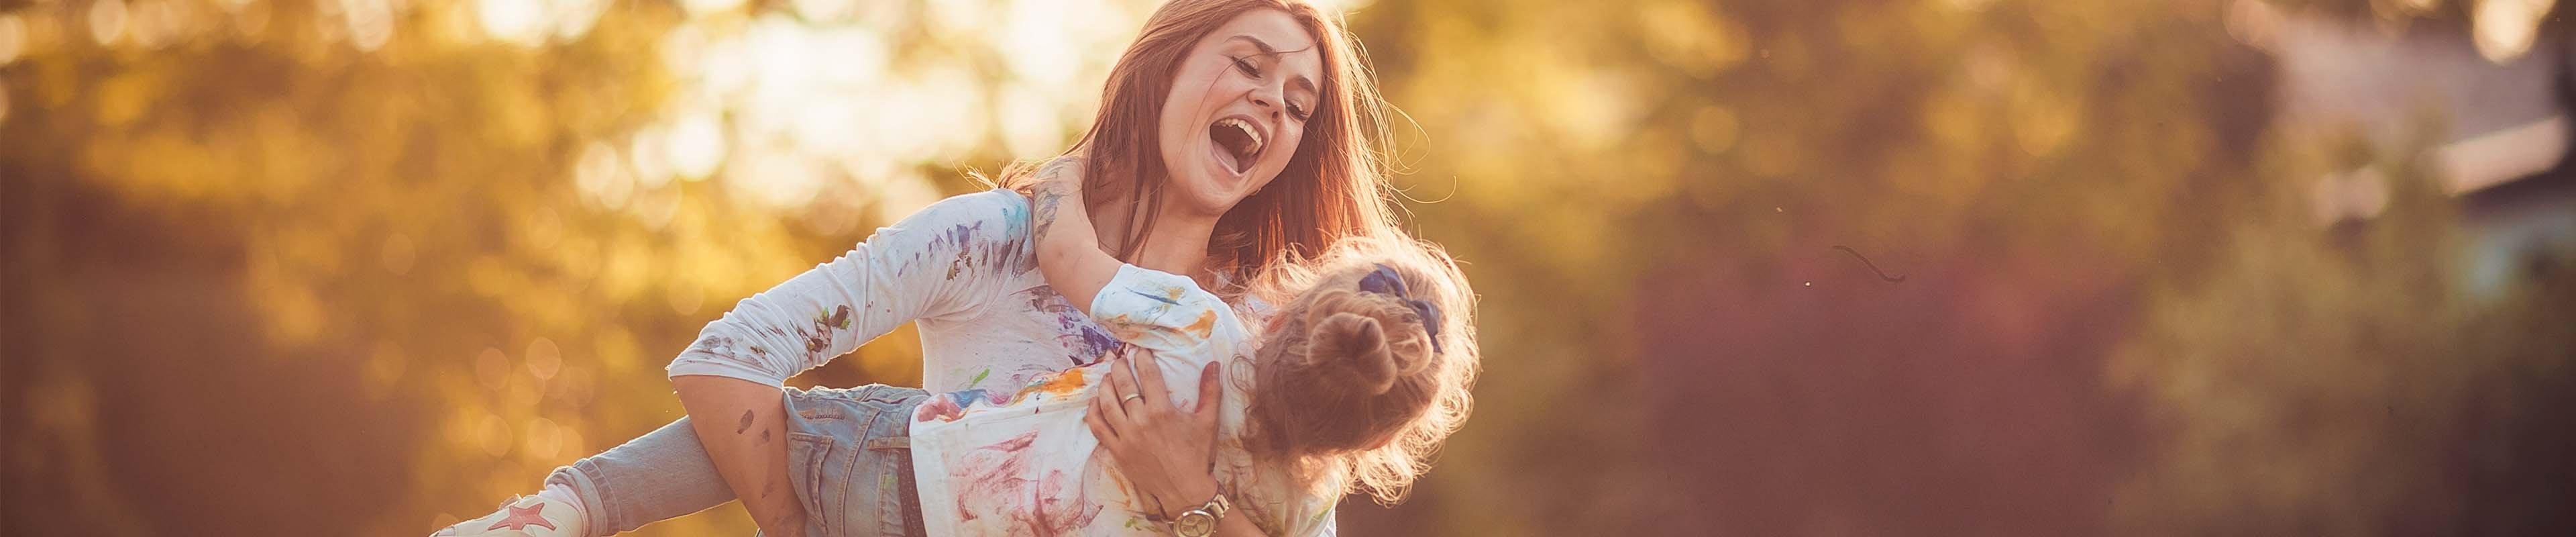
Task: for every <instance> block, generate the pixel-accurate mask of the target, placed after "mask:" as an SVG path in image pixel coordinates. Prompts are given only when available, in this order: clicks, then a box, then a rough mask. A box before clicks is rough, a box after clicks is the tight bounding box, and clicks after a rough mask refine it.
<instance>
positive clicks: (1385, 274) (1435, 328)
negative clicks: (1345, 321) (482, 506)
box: [1360, 263, 1443, 354]
mask: <svg viewBox="0 0 2576 537" xmlns="http://www.w3.org/2000/svg"><path fill="white" fill-rule="evenodd" d="M1360 290H1361V291H1366V292H1371V293H1377V294H1381V295H1388V296H1393V297H1396V298H1399V299H1403V300H1404V304H1405V305H1407V306H1412V307H1413V313H1415V314H1417V315H1421V316H1422V328H1423V330H1424V331H1425V332H1429V333H1430V335H1431V352H1432V353H1434V354H1438V353H1440V352H1443V351H1441V349H1440V306H1439V305H1436V304H1432V303H1431V302H1430V301H1427V300H1421V299H1417V298H1413V296H1412V292H1411V290H1409V289H1406V288H1405V286H1404V278H1402V277H1399V276H1397V275H1396V273H1395V268H1393V267H1388V266H1386V264H1384V263H1380V264H1378V266H1377V270H1371V271H1369V273H1368V275H1367V276H1361V277H1360Z"/></svg>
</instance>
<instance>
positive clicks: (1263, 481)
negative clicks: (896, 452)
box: [912, 265, 1339, 537]
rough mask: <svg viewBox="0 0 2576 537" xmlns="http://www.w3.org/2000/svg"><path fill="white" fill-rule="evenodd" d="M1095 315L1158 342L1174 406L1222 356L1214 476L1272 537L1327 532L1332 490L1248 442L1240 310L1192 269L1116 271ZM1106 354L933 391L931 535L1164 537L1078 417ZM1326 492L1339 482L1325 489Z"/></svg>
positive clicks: (1189, 397) (924, 414)
mask: <svg viewBox="0 0 2576 537" xmlns="http://www.w3.org/2000/svg"><path fill="white" fill-rule="evenodd" d="M1091 313H1092V315H1093V316H1094V318H1097V319H1099V320H1100V323H1101V325H1102V326H1105V327H1107V328H1108V329H1109V332H1110V333H1111V334H1112V335H1115V336H1116V337H1117V338H1118V339H1119V340H1121V341H1125V342H1128V343H1132V344H1134V345H1135V346H1136V347H1137V348H1141V349H1145V350H1149V351H1153V352H1152V357H1153V359H1154V360H1155V363H1156V364H1158V365H1160V366H1161V369H1162V372H1163V380H1164V384H1165V386H1166V387H1167V388H1169V389H1170V396H1171V398H1172V400H1173V403H1174V404H1175V405H1178V406H1180V407H1182V408H1191V407H1194V406H1195V405H1197V404H1198V403H1197V401H1196V400H1197V398H1198V382H1199V375H1200V372H1201V371H1203V370H1204V369H1203V368H1205V367H1206V366H1207V364H1208V363H1210V362H1215V361H1218V360H1225V361H1226V367H1225V370H1224V373H1223V374H1224V375H1226V378H1225V379H1224V382H1220V383H1219V386H1220V387H1221V389H1222V390H1223V392H1224V395H1223V397H1222V398H1221V399H1222V404H1221V405H1220V406H1219V407H1218V408H1217V437H1218V441H1217V450H1216V456H1215V462H1216V467H1217V473H1216V477H1217V482H1218V484H1219V487H1220V488H1221V489H1222V490H1225V491H1226V492H1227V494H1228V496H1227V497H1228V498H1229V499H1230V500H1231V501H1232V503H1233V504H1234V505H1235V508H1236V510H1235V511H1234V512H1233V513H1232V514H1230V515H1229V516H1241V517H1246V518H1247V519H1250V520H1251V521H1252V522H1253V524H1254V525H1256V526H1259V527H1261V528H1262V529H1263V530H1264V531H1265V532H1266V533H1269V534H1272V535H1296V536H1307V535H1331V534H1333V533H1334V527H1333V525H1332V523H1331V518H1332V516H1331V515H1332V508H1333V506H1334V502H1335V501H1336V500H1338V499H1339V498H1338V497H1336V496H1337V495H1335V494H1315V493H1312V492H1310V490H1311V489H1310V488H1309V487H1303V486H1299V485H1297V484H1296V483H1295V482H1294V481H1293V480H1291V479H1290V478H1289V477H1288V474H1287V472H1286V470H1285V467H1284V466H1281V465H1279V464H1276V463H1262V462H1257V461H1254V460H1253V458H1252V457H1251V455H1250V454H1249V453H1248V452H1246V451H1245V450H1244V448H1243V442H1242V437H1243V432H1244V426H1245V423H1246V422H1245V418H1246V411H1247V410H1248V409H1249V406H1250V404H1251V403H1250V401H1251V397H1252V395H1253V394H1252V390H1253V388H1254V387H1255V386H1256V384H1255V383H1254V379H1255V375H1256V374H1257V371H1256V368H1254V367H1252V364H1253V360H1252V356H1251V347H1252V344H1253V342H1254V339H1253V336H1252V334H1251V333H1250V332H1248V331H1247V330H1246V328H1245V325H1244V322H1243V319H1242V317H1241V316H1240V315H1238V314H1237V312H1235V311H1234V310H1233V309H1232V308H1231V307H1229V306H1227V305H1226V304H1225V302H1224V301H1222V300H1220V299H1218V298H1217V296H1216V295H1214V294H1211V293H1208V292H1207V291H1206V290H1203V289H1200V288H1199V287H1198V284H1197V283H1196V282H1193V281H1191V280H1190V279H1189V278H1187V277H1183V276H1180V275H1176V274H1171V273H1167V272H1159V271H1154V270H1148V269H1143V268H1138V267H1136V266H1134V265H1124V266H1121V267H1119V269H1118V273H1117V275H1116V276H1114V277H1112V278H1111V279H1110V280H1109V283H1108V285H1107V286H1105V287H1103V288H1102V289H1101V290H1100V292H1099V293H1098V294H1097V295H1096V296H1095V297H1094V298H1093V299H1092V307H1091ZM1121 363H1123V362H1104V363H1097V364H1092V365H1088V366H1083V367H1079V368H1075V369H1071V370H1067V371H1064V372H1062V373H1059V374H1056V375H1051V376H1046V377H1041V378H1039V379H1037V380H1036V381H1035V382H1032V383H1030V384H1029V385H1027V386H1024V387H1022V388H1020V389H1018V390H1013V391H994V390H968V391H962V392H950V393H942V394H938V395H934V396H932V397H931V399H930V400H929V401H928V402H925V403H922V405H921V406H920V407H919V409H918V410H917V411H916V412H915V413H914V416H913V422H912V449H913V474H914V477H915V479H914V482H915V483H918V484H919V487H920V492H921V511H922V520H923V522H924V523H925V524H926V527H927V529H928V530H929V532H930V535H931V536H933V537H942V536H950V535H1164V534H1167V533H1168V532H1169V530H1168V529H1166V528H1165V527H1164V525H1163V524H1160V523H1156V522H1152V521H1150V520H1148V518H1147V514H1146V513H1147V512H1149V511H1150V510H1151V507H1148V506H1144V505H1141V504H1140V503H1139V502H1137V501H1136V499H1135V498H1134V497H1133V496H1132V495H1130V494H1129V489H1128V487H1127V485H1126V479H1125V478H1123V477H1121V476H1119V475H1118V473H1117V471H1116V470H1115V469H1114V466H1113V465H1112V464H1111V462H1110V459H1109V455H1108V452H1107V451H1104V450H1101V449H1099V447H1100V441H1099V439H1098V438H1097V437H1095V436H1093V435H1092V433H1091V429H1090V427H1089V426H1088V425H1085V424H1084V422H1083V415H1084V413H1086V412H1089V411H1090V407H1089V406H1088V405H1087V404H1086V403H1088V402H1089V401H1090V400H1091V399H1092V398H1094V397H1116V395H1115V394H1112V393H1110V392H1108V391H1107V390H1104V389H1102V387H1103V386H1104V384H1103V383H1102V380H1103V379H1105V378H1107V375H1108V374H1109V372H1110V370H1111V368H1113V367H1117V366H1118V365H1119V364H1121ZM1326 490H1334V489H1332V488H1327V489H1326Z"/></svg>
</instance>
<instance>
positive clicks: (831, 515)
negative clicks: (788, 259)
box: [441, 0, 1411, 535]
mask: <svg viewBox="0 0 2576 537" xmlns="http://www.w3.org/2000/svg"><path fill="white" fill-rule="evenodd" d="M1364 64H1365V60H1364V58H1363V57H1362V54H1361V51H1360V49H1359V47H1358V45H1357V44H1356V42H1354V41H1353V40H1351V38H1350V37H1349V36H1348V35H1347V34H1345V33H1344V31H1343V29H1342V27H1341V23H1340V21H1339V20H1338V17H1336V16H1334V15H1331V14H1327V13H1325V12H1323V11H1322V10H1319V9H1317V8H1315V7H1313V6H1310V5H1307V4H1304V3H1300V2H1296V1H1294V0H1177V1H1174V2H1171V3H1169V4H1167V5H1164V6H1162V7H1161V8H1159V9H1157V10H1156V11H1155V12H1154V13H1153V15H1152V16H1151V17H1150V18H1148V20H1147V21H1146V23H1145V28H1144V30H1143V32H1142V34H1141V35H1140V36H1139V37H1138V38H1137V40H1136V41H1135V42H1134V43H1133V44H1131V45H1130V46H1129V47H1128V49H1127V50H1126V52H1125V53H1124V54H1123V55H1122V56H1120V58H1119V60H1118V63H1117V64H1116V66H1115V67H1113V68H1112V70H1111V72H1110V75H1109V79H1108V86H1107V88H1106V90H1105V92H1104V95H1103V101H1102V103H1101V107H1100V113H1099V116H1098V117H1097V118H1096V119H1095V120H1094V122H1093V123H1092V125H1091V128H1090V130H1089V131H1088V132H1086V133H1085V134H1084V135H1083V136H1082V138H1081V139H1080V140H1078V141H1077V142H1076V143H1075V144H1074V146H1073V147H1072V148H1070V149H1068V150H1067V151H1066V152H1065V154H1064V155H1063V156H1061V157H1058V158H1056V159H1053V160H1050V161H1049V162H1048V166H1063V167H1067V168H1068V169H1063V170H1060V171H1061V172H1063V173H1066V174H1071V175H1075V176H1077V177H1079V178H1080V185H1081V187H1080V188H1081V196H1079V197H1080V199H1083V200H1087V202H1088V204H1087V205H1086V207H1087V208H1088V209H1089V211H1088V214H1090V215H1091V217H1090V220H1089V221H1090V222H1091V223H1092V224H1093V226H1092V227H1093V228H1095V229H1096V230H1097V231H1096V233H1097V237H1098V239H1099V243H1100V245H1101V247H1102V248H1103V249H1104V250H1107V251H1110V252H1113V253H1115V254H1116V256H1117V258H1118V259H1119V260H1120V261H1123V262H1125V263H1128V264H1133V265H1136V266H1138V267H1142V268H1146V269H1153V270H1158V271H1162V272H1168V273H1172V274H1178V275H1185V276H1188V277H1189V278H1190V279H1192V280H1195V281H1196V282H1197V283H1198V284H1199V285H1200V286H1201V287H1204V288H1206V289H1208V290H1210V291H1212V292H1215V293H1216V294H1218V295H1219V296H1222V297H1224V299H1225V300H1226V301H1227V302H1228V303H1230V304H1231V305H1232V306H1233V307H1234V308H1235V309H1236V310H1237V311H1240V312H1243V313H1244V314H1245V318H1246V319H1247V320H1248V321H1249V322H1251V323H1254V324H1255V325H1256V326H1258V325H1259V323H1261V322H1262V321H1263V319H1265V318H1266V316H1265V312H1266V311H1268V310H1269V309H1270V308H1269V307H1268V306H1266V304H1273V303H1278V302H1279V301H1280V300H1281V297H1271V296H1260V295H1262V294H1263V293H1260V292H1257V291H1254V290H1257V289H1268V288H1271V287H1272V286H1266V285H1262V284H1263V283H1265V282H1267V281H1269V279H1271V278H1274V277H1276V275H1277V274H1279V273H1281V272H1283V270H1282V269H1285V268H1287V267H1286V266H1285V264H1287V263H1296V262H1298V261H1293V260H1295V259H1299V257H1298V256H1297V255H1303V254H1312V253H1317V252H1322V251H1324V250H1325V248H1326V247H1327V246H1328V245H1331V244H1333V243H1335V242H1336V241H1339V240H1341V239H1344V238H1350V237H1379V238H1388V237H1400V236H1401V235H1402V232H1401V231H1399V230H1397V229H1396V228H1395V227H1394V226H1393V225H1392V224H1391V222H1390V216H1389V213H1390V208H1389V206H1388V205H1389V202H1388V201H1387V200H1388V197H1387V196H1386V195H1385V192H1384V191H1385V189H1386V186H1385V184H1384V182H1383V181H1384V178H1383V163H1382V162H1381V161H1380V160H1379V159H1380V158H1381V155H1382V153H1381V152H1380V150H1381V149H1382V148H1384V147H1385V145H1384V144H1385V143H1386V138H1387V133H1386V130H1385V125H1384V123H1383V122H1382V117H1381V116H1380V114H1381V108H1380V107H1381V103H1380V100H1379V98H1378V96H1377V93H1376V91H1375V89H1374V88H1373V82H1372V80H1371V75H1370V74H1369V72H1368V70H1367V68H1366V66H1365V65H1364ZM1043 167H1044V166H1028V165H1024V166H1018V167H1014V168H1013V169H1011V170H1009V171H1006V172H1005V173H1004V174H1003V177H1002V179H1001V183H1002V185H1001V188H997V189H995V190H992V191H988V192H982V193H976V194H968V195H963V196H958V197H954V198H949V199H947V200H944V201H941V202H939V203H936V204H933V205H931V206H930V207H927V208H924V209H922V210H921V211H920V212H918V213H915V214H913V215H911V216H909V217H906V218H904V219H903V220H901V221H900V222H898V223H896V224H895V225H893V226H891V227H887V228H883V229H880V230H878V231H877V233H876V234H875V235H873V236H871V237H869V238H868V239H867V241H866V242H865V243H861V244H859V245H857V246H856V247H855V248H853V249H851V250H850V252H849V253H847V254H845V255H843V256H842V257H840V258H838V259H834V260H832V261H831V262H829V263H824V264H822V265H819V266H816V267H815V268H814V269H812V270H809V271H806V272H804V273H802V274H799V275H797V276H795V277H794V278H791V279H789V280H788V281H786V282H784V283H781V284H779V285H778V286H776V287H774V288H772V289H770V290H768V291H766V292H763V293H760V294H758V295H754V296H752V297H751V298H748V299H745V300H743V301H741V302H740V303H738V304H736V305H735V307H734V309H733V310H732V311H730V312H728V313H726V314H725V315H724V317H723V318H721V319H719V320H717V321H715V322H713V323H710V324H709V325H707V327H706V329H705V330H704V331H702V332H701V333H700V334H699V336H698V339H697V340H696V342H695V343H694V344H692V345H691V346H690V347H689V348H688V349H687V350H686V351H684V352H682V353H681V354H680V355H679V357H678V358H677V359H675V360H673V362H672V364H671V366H670V368H669V373H670V377H671V382H672V385H673V387H674V388H675V389H676V391H677V392H678V394H679V397H680V401H681V404H682V406H683V407H685V408H686V409H687V410H688V417H686V418H683V419H681V420H679V421H676V422H673V423H671V424H670V425H667V426H664V427H662V428H660V429H658V430H655V431H653V432H651V433H648V434H646V435H644V436H642V437H639V438H636V439H634V440H633V441H630V442H627V443H626V444H624V445H621V446H618V447H616V448H612V449H610V450H608V451H607V452H603V453H600V454H598V455H594V456H591V457H588V458H584V459H581V460H579V461H576V462H575V463H573V464H572V465H571V466H566V467H563V468H560V469H557V470H556V471H555V472H554V474H553V475H551V476H549V477H548V478H547V479H546V481H545V488H544V489H543V490H542V491H541V492H539V493H538V494H536V495H532V496H527V497H523V498H521V499H518V500H515V501H512V502H510V503H508V504H505V505H504V506H503V507H502V509H500V510H499V511H496V512H494V513H492V514H491V515H489V516H486V517H483V518H479V519H475V520H469V521H466V522H463V523H460V524H458V525H456V526H454V527H451V528H448V529H447V530H446V531H442V532H441V534H457V535H487V534H489V535H606V534H611V533H615V532H620V531H627V530H632V529H635V528H638V527H641V526H643V525H644V524H647V523H650V522H653V521H658V520H663V519H668V518H672V517H677V516H681V515H685V514H689V513H692V512H696V511H699V510H703V509H707V508H710V507H714V506H716V505H720V504H722V503H724V502H725V501H728V500H733V499H737V498H739V499H741V500H742V502H743V506H744V508H745V509H747V510H749V511H750V512H751V514H752V516H753V519H754V520H755V521H756V522H757V523H758V524H759V526H760V527H761V529H762V530H763V531H764V532H765V533H767V534H771V535H800V534H807V533H820V534H830V535H918V534H921V533H922V531H923V530H922V523H921V514H920V508H919V500H918V498H917V497H916V496H915V492H914V490H915V487H914V484H913V482H912V475H913V470H912V468H911V465H912V461H911V454H910V451H909V450H908V449H907V445H908V440H909V438H908V436H907V429H906V427H907V424H908V422H910V421H911V420H909V419H906V418H907V417H908V416H911V415H912V411H913V410H914V409H915V408H916V407H918V406H919V405H920V404H921V403H922V402H923V401H924V400H926V399H929V394H931V393H950V392H969V391H972V390H990V391H992V392H998V393H1008V390H1013V389H1016V388H1019V387H1021V386H1023V385H1024V384H1026V383H1027V382H1029V381H1031V380H1033V379H1037V378H1039V377H1041V376H1045V375H1049V374H1051V373H1056V372H1060V371H1064V370H1067V369H1070V368H1074V367H1079V366H1083V365H1087V364H1090V363H1093V362H1096V361H1099V360H1101V359H1102V357H1103V356H1104V355H1106V354H1108V353H1109V352H1110V351H1112V350H1113V349H1115V348H1116V347H1117V346H1118V341H1117V340H1116V339H1115V338H1113V337H1111V335H1110V334H1109V333H1108V332H1107V331H1106V330H1104V329H1103V328H1102V327H1101V326H1100V325H1099V324H1096V323H1094V322H1093V321H1092V320H1091V319H1089V318H1088V317H1086V316H1084V315H1083V314H1082V313H1081V311H1080V310H1078V309H1077V308H1074V307H1072V305H1071V304H1070V303H1069V302H1068V301H1067V300H1066V299H1065V298H1063V297H1062V296H1061V295H1059V294H1057V293H1056V292H1055V290H1054V289H1052V288H1050V287H1049V286H1048V285H1047V284H1046V281H1045V279H1044V278H1043V277H1042V276H1041V275H1040V274H1039V272H1038V271H1036V270H1035V268H1036V266H1035V264H1034V259H1033V253H1032V246H1031V244H1030V240H1029V233H1028V232H1027V230H1028V228H1029V225H1030V222H1031V221H1032V218H1033V215H1032V212H1033V211H1032V210H1031V203H1030V201H1029V199H1030V198H1029V195H1030V193H1031V191H1032V189H1033V188H1034V187H1036V186H1038V185H1039V182H1040V181H1041V179H1042V178H1041V177H1040V176H1041V175H1042V174H1041V173H1040V171H1041V168H1043ZM1051 209H1052V208H1050V207H1047V206H1044V205H1043V204H1041V206H1039V207H1037V208H1036V211H1035V212H1040V213H1045V212H1051ZM1035 216H1036V217H1037V218H1047V217H1048V216H1050V215H1035ZM1291 254H1297V255H1291ZM912 321H918V326H919V329H920V331H921V338H922V352H923V354H924V364H925V366H924V368H923V374H922V376H923V378H922V383H923V385H924V388H898V387H890V386H873V385H872V386H866V387H861V388H855V389H846V390H843V389H819V390H787V391H786V394H787V395H786V396H785V397H781V395H780V393H781V385H782V383H783V382H784V380H785V379H786V378H788V377H790V376H793V375H795V374H797V373H799V372H802V371H804V370H807V369H811V368H814V367H817V366H821V365H823V364H824V363H826V362H829V361H831V360H832V359H834V358H836V357H838V356H840V355H842V354H845V353H848V352H850V351H851V350H854V349H856V348H858V346H859V345H860V344H861V343H864V342H866V341H868V340H870V339H874V338H876V337H877V336H879V335H883V334H885V333H886V332H888V331H891V330H893V329H894V328H895V327H896V326H900V325H902V324H903V323H905V322H912ZM1181 421H1184V420H1167V421H1166V422H1165V423H1161V424H1142V425H1140V426H1138V427H1136V428H1132V429H1127V430H1122V431H1121V434H1120V435H1119V437H1118V438H1117V439H1114V440H1112V439H1104V440H1103V441H1104V447H1106V448H1108V449H1109V450H1110V451H1111V452H1112V453H1114V454H1116V455H1118V457H1117V462H1118V463H1119V464H1118V469H1119V470H1120V471H1121V472H1122V473H1124V474H1125V475H1126V476H1127V477H1128V479H1129V485H1130V486H1131V487H1133V488H1134V489H1135V492H1136V494H1137V495H1138V496H1139V497H1148V498H1156V499H1165V498H1168V499H1171V500H1172V501H1169V502H1163V503H1166V504H1170V505H1169V506H1168V507H1172V509H1171V510H1172V511H1174V512H1169V513H1163V514H1165V515H1176V514H1179V513H1178V511H1181V510H1186V509H1188V508H1189V507H1192V506H1196V505H1197V502H1198V501H1199V500H1201V499H1203V498H1186V499H1184V498H1185V497H1187V496H1190V493H1191V492H1194V491H1203V490H1206V488H1207V486H1208V485H1207V483H1209V482H1210V480H1211V479H1212V478H1211V476H1210V475H1208V472H1207V470H1206V468H1207V466H1206V464H1205V462H1206V461H1207V460H1208V450H1209V449H1210V446H1211V445H1212V443H1213V442H1214V441H1215V438H1214V432H1213V431H1208V430H1204V429H1203V428H1193V427H1189V426H1187V425H1186V424H1183V423H1179V422H1181ZM1403 477H1404V479H1405V480H1409V479H1410V477H1411V476H1410V475H1406V476H1403ZM1325 479H1339V480H1344V481H1348V478H1345V477H1327V478H1325ZM1398 483H1400V481H1399V482H1398ZM1383 484H1385V483H1384V482H1379V483H1357V482H1341V483H1324V484H1321V485H1323V486H1310V487H1305V488H1306V489H1308V490H1311V491H1315V492H1314V494H1321V495H1331V496H1332V497H1326V498H1322V500H1323V503H1322V505H1331V501H1332V500H1334V499H1337V498H1338V495H1339V494H1341V493H1343V492H1344V491H1348V490H1359V489H1362V488H1371V487H1376V486H1379V485H1383ZM1399 486H1400V485H1399ZM1376 492H1380V493H1381V495H1382V496H1383V495H1384V493H1385V492H1387V491H1386V490H1383V489H1380V490H1377V491H1376ZM1202 495H1203V494H1202ZM1332 531H1333V528H1332V524H1331V522H1330V518H1329V516H1325V517H1323V520H1322V523H1321V524H1320V525H1317V526H1314V527H1312V528H1309V529H1308V531H1307V532H1308V533H1323V534H1329V533H1331V532H1332Z"/></svg>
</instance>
